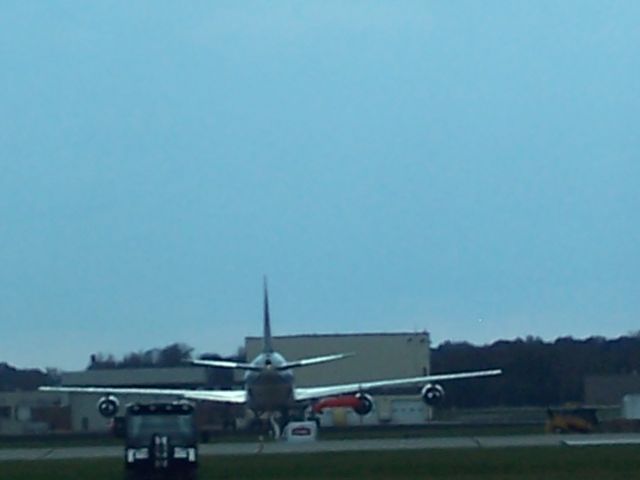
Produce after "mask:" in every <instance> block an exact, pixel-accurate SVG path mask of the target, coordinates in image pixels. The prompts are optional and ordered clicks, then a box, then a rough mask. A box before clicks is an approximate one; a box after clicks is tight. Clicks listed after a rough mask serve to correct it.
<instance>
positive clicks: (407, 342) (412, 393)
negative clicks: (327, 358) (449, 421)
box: [245, 332, 432, 426]
mask: <svg viewBox="0 0 640 480" xmlns="http://www.w3.org/2000/svg"><path fill="white" fill-rule="evenodd" d="M245 348H246V353H247V359H248V360H250V359H252V358H254V357H255V356H256V355H258V354H259V353H260V352H261V351H262V337H247V338H246V339H245ZM273 348H274V350H276V351H278V352H280V353H281V354H282V355H284V357H285V358H286V359H287V360H289V361H292V360H299V359H302V358H307V357H315V356H321V355H328V354H333V353H354V354H355V355H354V356H352V357H349V358H345V359H342V360H337V361H335V362H331V363H325V364H320V365H313V366H309V367H304V368H298V369H296V370H295V372H294V374H295V379H296V385H297V386H304V387H311V386H318V385H332V384H341V383H357V382H366V381H372V380H386V379H391V378H405V377H418V376H423V375H428V374H429V372H430V339H429V334H428V333H427V332H419V333H416V332H404V333H367V334H362V333H359V334H332V335H291V336H282V337H274V338H273ZM373 393H374V395H373V397H374V409H373V410H372V412H371V413H369V414H368V415H365V416H364V417H360V416H359V415H357V414H356V413H355V412H353V411H352V410H351V409H350V408H334V409H332V410H330V411H325V412H324V413H323V414H322V416H321V417H320V421H321V424H322V425H326V426H330V425H335V426H343V425H376V424H385V423H393V424H420V423H424V422H426V421H428V420H430V419H431V418H432V409H431V408H429V407H427V405H425V404H424V402H423V401H422V399H421V398H420V396H419V390H418V388H417V387H416V386H405V387H395V388H386V389H381V390H379V391H376V392H373Z"/></svg>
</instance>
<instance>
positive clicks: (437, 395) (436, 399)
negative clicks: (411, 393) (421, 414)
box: [420, 383, 444, 407]
mask: <svg viewBox="0 0 640 480" xmlns="http://www.w3.org/2000/svg"><path fill="white" fill-rule="evenodd" d="M420 395H422V400H423V401H424V403H426V404H427V405H429V406H430V407H435V406H436V405H440V404H441V403H442V400H444V388H442V386H441V385H439V384H437V383H427V384H426V385H425V386H424V387H422V392H420Z"/></svg>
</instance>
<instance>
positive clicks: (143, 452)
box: [127, 448, 149, 463]
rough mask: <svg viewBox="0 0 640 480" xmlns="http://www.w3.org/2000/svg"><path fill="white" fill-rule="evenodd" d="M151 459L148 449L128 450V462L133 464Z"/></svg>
mask: <svg viewBox="0 0 640 480" xmlns="http://www.w3.org/2000/svg"><path fill="white" fill-rule="evenodd" d="M148 458H149V449H148V448H129V449H128V450H127V462H128V463H133V462H135V461H136V460H147V459H148Z"/></svg>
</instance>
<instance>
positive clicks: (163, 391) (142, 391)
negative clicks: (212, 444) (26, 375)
mask: <svg viewBox="0 0 640 480" xmlns="http://www.w3.org/2000/svg"><path fill="white" fill-rule="evenodd" d="M38 390H40V391H41V392H59V393H94V394H102V395H159V396H163V395H165V396H169V397H180V398H184V399H187V400H203V401H208V402H221V403H245V402H246V401H247V392H246V391H244V390H179V389H167V388H119V387H114V388H109V387H40V388H38Z"/></svg>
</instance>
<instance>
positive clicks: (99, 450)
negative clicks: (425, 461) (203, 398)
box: [0, 433, 640, 461]
mask: <svg viewBox="0 0 640 480" xmlns="http://www.w3.org/2000/svg"><path fill="white" fill-rule="evenodd" d="M567 445H571V446H586V445H591V446H592V445H640V434H628V433H625V434H613V433H612V434H592V435H588V436H585V435H506V436H491V437H436V438H411V439H402V438H381V439H357V440H320V441H317V442H304V443H287V442H284V441H282V442H266V443H264V444H260V443H259V442H255V443H210V444H202V445H200V454H201V455H207V456H209V455H256V454H261V455H265V454H283V453H286V454H295V453H321V452H324V453H327V452H347V451H380V450H428V449H439V448H508V447H539V446H558V447H559V446H567ZM122 455H123V448H122V447H121V446H108V447H107V446H102V447H55V448H7V449H0V461H9V460H25V461H37V460H61V459H92V458H119V457H122Z"/></svg>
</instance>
